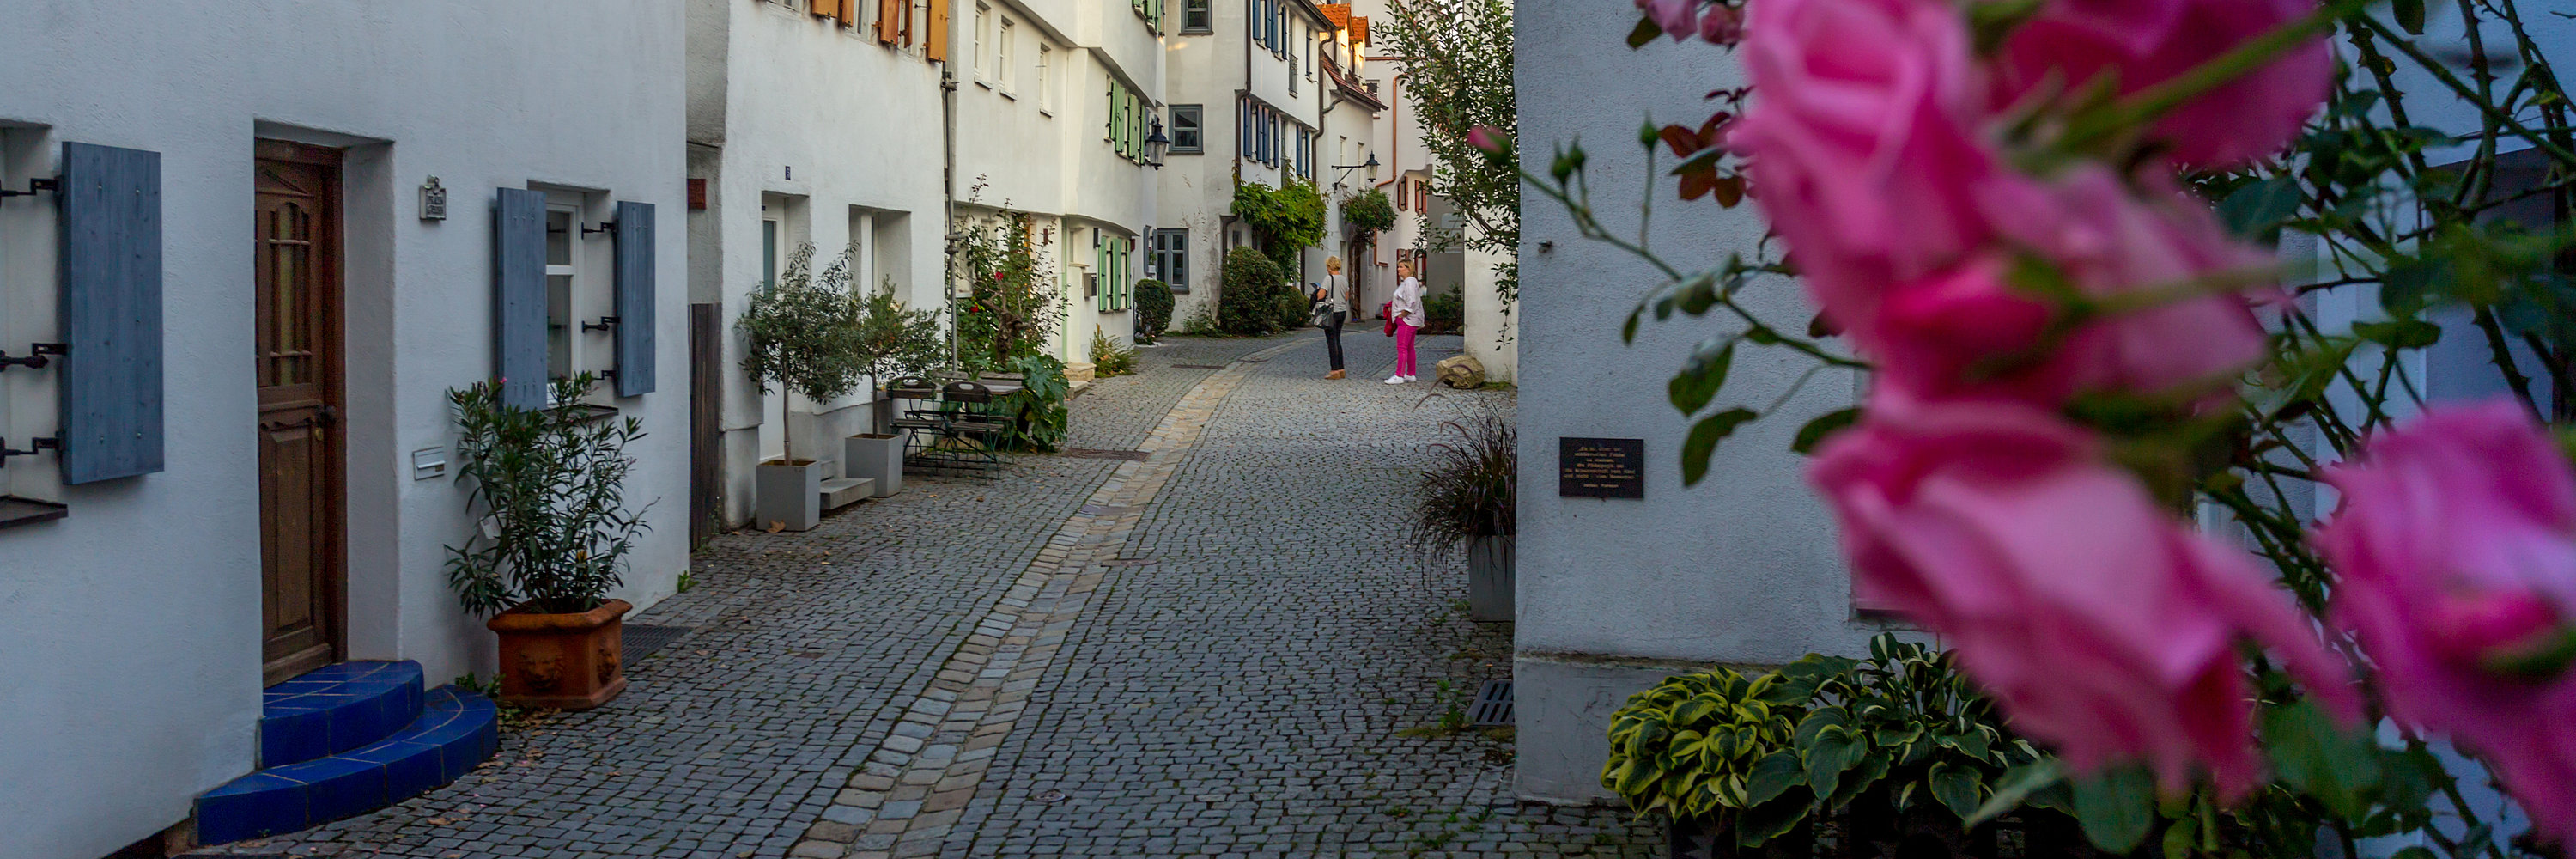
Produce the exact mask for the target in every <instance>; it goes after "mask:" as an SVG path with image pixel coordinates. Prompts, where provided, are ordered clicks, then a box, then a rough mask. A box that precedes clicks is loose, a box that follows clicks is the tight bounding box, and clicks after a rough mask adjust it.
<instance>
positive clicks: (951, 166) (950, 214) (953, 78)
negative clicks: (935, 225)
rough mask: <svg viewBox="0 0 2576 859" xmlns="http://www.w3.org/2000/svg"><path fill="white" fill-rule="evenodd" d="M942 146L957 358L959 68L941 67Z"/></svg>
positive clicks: (945, 244)
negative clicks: (955, 250) (956, 248)
mask: <svg viewBox="0 0 2576 859" xmlns="http://www.w3.org/2000/svg"><path fill="white" fill-rule="evenodd" d="M939 148H940V158H941V162H942V164H943V165H944V166H943V167H942V168H941V169H940V171H939V209H940V227H941V230H942V232H941V233H940V248H939V271H940V274H941V277H940V286H939V288H940V291H941V294H942V295H944V296H946V297H947V300H948V307H947V308H946V309H947V311H948V357H950V358H952V359H953V358H956V357H957V347H958V343H959V341H958V335H957V328H958V325H957V271H956V268H955V266H956V259H957V255H956V254H955V253H954V252H953V251H954V248H955V247H956V238H955V236H956V235H957V67H956V66H955V65H953V64H949V63H941V64H940V66H939Z"/></svg>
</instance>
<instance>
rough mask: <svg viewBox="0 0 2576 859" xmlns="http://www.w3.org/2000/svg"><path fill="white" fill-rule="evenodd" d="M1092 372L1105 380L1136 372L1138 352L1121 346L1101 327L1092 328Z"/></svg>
mask: <svg viewBox="0 0 2576 859" xmlns="http://www.w3.org/2000/svg"><path fill="white" fill-rule="evenodd" d="M1091 372H1092V374H1093V375H1095V376H1097V377H1099V378H1103V379H1106V378H1109V377H1111V376H1124V375H1127V374H1129V373H1133V372H1136V350H1134V349H1128V348H1123V347H1121V346H1119V345H1118V341H1116V340H1111V339H1109V334H1108V333H1107V332H1104V331H1102V330H1100V326H1098V325H1094V326H1091Z"/></svg>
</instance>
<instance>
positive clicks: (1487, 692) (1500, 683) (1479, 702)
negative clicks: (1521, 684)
mask: <svg viewBox="0 0 2576 859" xmlns="http://www.w3.org/2000/svg"><path fill="white" fill-rule="evenodd" d="M1467 721H1468V722H1469V723H1472V724H1474V725H1475V726H1476V727H1479V728H1508V727H1511V724H1512V681H1509V680H1487V681H1485V688H1483V689H1479V690H1477V691H1476V706H1475V707H1473V708H1470V709H1469V710H1468V711H1467Z"/></svg>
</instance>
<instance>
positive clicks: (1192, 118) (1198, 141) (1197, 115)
mask: <svg viewBox="0 0 2576 859" xmlns="http://www.w3.org/2000/svg"><path fill="white" fill-rule="evenodd" d="M1204 110H1205V109H1204V108H1202V107H1200V106H1199V105H1195V104H1176V105H1172V148H1171V149H1169V150H1166V151H1167V152H1170V153H1171V154H1173V155H1197V154H1199V153H1202V152H1206V151H1207V138H1206V136H1205V135H1203V134H1201V133H1200V130H1199V129H1200V123H1201V122H1202V121H1203V114H1204Z"/></svg>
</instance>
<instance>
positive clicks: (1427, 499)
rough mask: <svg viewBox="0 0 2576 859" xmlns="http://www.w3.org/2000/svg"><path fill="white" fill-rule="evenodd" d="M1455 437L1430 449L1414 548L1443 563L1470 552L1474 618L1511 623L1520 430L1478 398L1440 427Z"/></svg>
mask: <svg viewBox="0 0 2576 859" xmlns="http://www.w3.org/2000/svg"><path fill="white" fill-rule="evenodd" d="M1441 426H1444V427H1447V428H1448V429H1449V431H1450V432H1451V433H1453V434H1455V436H1456V437H1455V438H1454V439H1452V440H1450V441H1444V442H1440V443H1437V444H1434V445H1432V452H1433V453H1432V456H1433V460H1434V461H1433V464H1432V467H1431V469H1430V470H1428V471H1424V472H1423V473H1422V481H1421V484H1420V489H1419V497H1418V498H1416V499H1415V501H1414V508H1413V526H1412V530H1413V542H1414V544H1415V545H1417V546H1421V547H1423V548H1425V549H1427V550H1429V551H1430V552H1431V555H1432V558H1433V559H1434V560H1438V559H1441V558H1444V557H1446V556H1447V555H1448V554H1449V553H1450V552H1453V551H1456V550H1458V549H1459V548H1462V547H1463V548H1465V549H1466V550H1467V605H1468V615H1469V616H1470V617H1472V618H1474V619H1476V620H1479V621H1507V620H1511V619H1512V587H1513V584H1512V539H1513V535H1514V534H1515V533H1517V527H1516V526H1515V524H1514V512H1513V511H1514V508H1513V504H1514V501H1513V499H1514V492H1515V487H1516V486H1517V484H1518V483H1519V480H1520V432H1519V430H1518V429H1517V428H1516V427H1515V426H1514V425H1513V422H1512V416H1511V413H1510V412H1508V411H1506V410H1505V409H1504V407H1503V406H1502V405H1500V404H1499V403H1498V402H1497V401H1494V400H1492V399H1485V398H1480V399H1478V400H1476V401H1475V405H1473V406H1471V407H1469V408H1468V409H1467V410H1466V412H1465V413H1464V414H1461V415H1460V416H1458V417H1457V418H1454V419H1451V420H1447V421H1442V422H1441Z"/></svg>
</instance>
